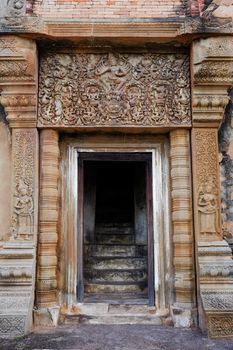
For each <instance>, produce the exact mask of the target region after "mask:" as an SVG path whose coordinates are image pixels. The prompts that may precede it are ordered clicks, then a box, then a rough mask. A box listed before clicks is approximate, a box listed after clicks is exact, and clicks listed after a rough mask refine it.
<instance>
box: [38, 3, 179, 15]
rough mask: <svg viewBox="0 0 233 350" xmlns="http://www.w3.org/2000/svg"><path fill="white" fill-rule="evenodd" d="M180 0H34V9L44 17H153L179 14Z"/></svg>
mask: <svg viewBox="0 0 233 350" xmlns="http://www.w3.org/2000/svg"><path fill="white" fill-rule="evenodd" d="M184 10H185V6H184V1H182V0H162V1H154V0H148V1H144V0H101V1H99V0H92V1H91V0H82V1H77V0H65V1H64V0H63V1H61V0H57V1H54V0H49V1H43V2H42V1H41V0H36V1H35V4H34V10H33V13H34V14H36V15H39V16H43V17H62V18H65V17H72V18H116V19H121V18H122V17H130V18H153V17H162V18H166V17H176V16H182V15H184V14H185V12H184Z"/></svg>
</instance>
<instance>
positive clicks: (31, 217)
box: [0, 2, 38, 337]
mask: <svg viewBox="0 0 233 350" xmlns="http://www.w3.org/2000/svg"><path fill="white" fill-rule="evenodd" d="M12 4H13V2H12ZM36 83H37V82H36V46H35V43H34V42H33V41H31V40H27V39H21V38H18V37H15V36H10V37H7V36H3V37H1V38H0V104H1V105H2V107H4V109H5V114H6V116H7V120H8V122H9V126H10V128H11V136H12V137H11V141H12V142H11V153H12V157H11V161H12V164H11V169H12V175H11V232H10V234H9V236H8V241H5V242H2V244H1V246H0V276H1V278H0V300H1V302H0V336H8V337H9V336H16V335H23V334H24V333H25V332H27V331H28V329H29V328H30V327H31V325H32V309H33V305H34V282H35V260H36V254H35V253H36V243H37V227H38V223H37V212H38V205H37V202H38V135H37V130H36V128H35V126H36V119H37V115H36ZM1 171H4V169H2V170H1ZM9 181H10V179H9ZM2 200H4V199H3V198H2ZM6 305H9V306H8V307H6Z"/></svg>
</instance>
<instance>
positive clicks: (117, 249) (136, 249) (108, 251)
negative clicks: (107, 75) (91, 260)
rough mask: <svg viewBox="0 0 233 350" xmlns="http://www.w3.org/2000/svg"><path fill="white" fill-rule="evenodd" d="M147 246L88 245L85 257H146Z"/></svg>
mask: <svg viewBox="0 0 233 350" xmlns="http://www.w3.org/2000/svg"><path fill="white" fill-rule="evenodd" d="M146 254H147V246H145V245H123V244H122V245H116V244H115V245H112V244H111V245H110V244H109V245H108V244H88V245H87V244H86V245H85V246H84V257H85V255H86V256H88V257H90V256H93V257H135V256H146Z"/></svg>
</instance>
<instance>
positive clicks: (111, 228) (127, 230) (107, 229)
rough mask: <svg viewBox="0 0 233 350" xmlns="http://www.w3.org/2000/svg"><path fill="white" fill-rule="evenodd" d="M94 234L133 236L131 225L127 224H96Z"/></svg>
mask: <svg viewBox="0 0 233 350" xmlns="http://www.w3.org/2000/svg"><path fill="white" fill-rule="evenodd" d="M95 233H96V235H98V234H119V235H125V234H131V235H132V234H133V225H131V224H128V223H110V224H97V225H96V226H95Z"/></svg>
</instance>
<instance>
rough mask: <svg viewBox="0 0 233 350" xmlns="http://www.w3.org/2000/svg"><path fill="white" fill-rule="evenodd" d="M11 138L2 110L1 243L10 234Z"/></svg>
mask: <svg viewBox="0 0 233 350" xmlns="http://www.w3.org/2000/svg"><path fill="white" fill-rule="evenodd" d="M10 143H11V136H10V131H9V128H8V125H7V124H6V120H5V114H4V111H3V109H2V108H0V169H1V171H0V198H1V200H0V242H1V241H2V240H4V239H6V237H7V236H8V235H9V233H10V190H11V145H10Z"/></svg>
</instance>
